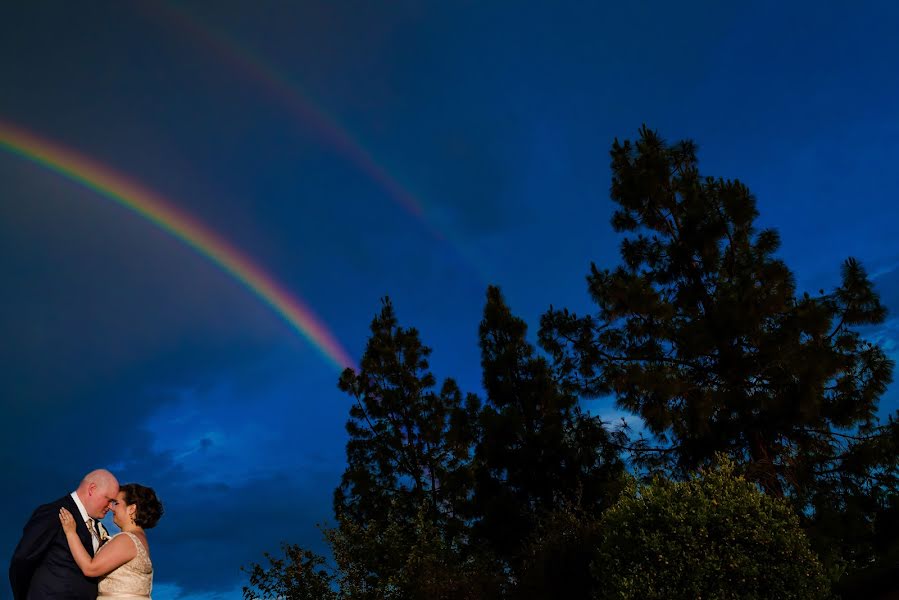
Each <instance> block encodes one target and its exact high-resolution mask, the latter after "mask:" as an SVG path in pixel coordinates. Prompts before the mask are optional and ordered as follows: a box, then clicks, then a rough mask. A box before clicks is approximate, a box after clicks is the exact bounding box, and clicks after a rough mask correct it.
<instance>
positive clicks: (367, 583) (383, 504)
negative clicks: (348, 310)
mask: <svg viewBox="0 0 899 600" xmlns="http://www.w3.org/2000/svg"><path fill="white" fill-rule="evenodd" d="M371 332H372V335H371V337H370V338H369V341H368V344H367V346H366V349H365V353H364V355H363V357H362V361H361V369H360V371H359V373H355V372H353V371H352V370H351V369H347V370H346V371H344V373H343V375H342V376H341V379H340V383H339V386H340V389H341V390H343V391H345V392H346V393H348V394H349V395H351V396H352V397H353V399H354V401H355V404H354V405H353V406H352V408H351V409H350V418H349V420H348V422H347V432H348V434H349V441H348V442H347V450H346V452H347V467H346V471H345V472H344V474H343V478H342V480H341V485H340V487H339V488H338V489H337V490H336V491H335V494H334V511H335V515H336V517H337V522H338V528H337V530H336V531H334V532H331V534H330V540H331V542H332V548H340V550H341V552H336V551H335V555H336V557H337V558H338V562H339V565H338V566H339V568H340V570H341V572H342V574H343V581H342V586H343V587H345V588H347V589H351V590H354V593H353V594H351V597H359V598H361V597H373V598H374V597H384V594H385V593H387V591H385V588H384V587H383V586H384V585H387V584H388V583H389V582H390V581H396V580H405V579H403V577H404V576H403V575H402V573H403V571H404V569H406V568H407V566H408V565H407V563H408V560H409V552H410V551H411V549H414V548H420V547H422V546H423V545H424V546H425V547H434V548H441V549H446V548H450V549H457V548H460V543H461V541H464V538H465V534H466V523H465V522H464V520H463V518H462V517H461V516H460V514H459V512H460V510H459V509H460V506H461V504H462V502H463V501H464V500H465V497H466V494H467V490H468V489H469V487H470V484H469V481H470V476H469V473H468V471H467V468H468V463H469V460H470V453H471V450H470V448H471V445H470V439H466V436H465V434H464V432H462V431H461V430H460V428H459V427H455V426H454V425H453V424H454V423H462V424H464V423H468V422H471V419H470V418H463V415H462V413H465V411H466V410H467V411H469V412H472V411H476V410H477V401H476V398H474V397H469V398H468V399H467V400H466V401H464V402H463V399H462V394H461V392H460V391H459V389H458V386H457V385H456V384H455V383H454V382H453V381H452V380H449V379H447V380H446V381H445V382H444V384H443V385H442V387H441V389H440V390H439V392H438V391H435V389H434V388H435V385H436V380H435V377H434V375H433V374H432V373H431V372H430V371H429V370H428V368H429V367H428V356H429V355H430V352H431V350H430V348H428V347H426V346H424V345H423V344H422V343H421V341H420V339H419V334H418V332H417V331H416V330H415V329H411V328H410V329H406V328H403V327H400V326H399V324H398V322H397V319H396V315H395V314H394V310H393V306H392V304H391V303H390V301H389V299H385V300H384V301H383V306H382V309H381V312H380V314H379V315H378V316H376V317H375V319H374V320H373V321H372V324H371ZM423 520H424V522H427V523H428V527H427V528H425V529H424V531H427V532H433V533H435V535H439V536H440V539H437V540H430V541H427V540H422V539H421V532H422V531H423V529H422V528H421V527H416V526H415V524H416V523H420V522H422V521H423ZM442 551H443V550H442ZM460 556H461V555H460ZM441 560H445V557H442V558H441ZM460 560H462V558H460ZM390 593H393V592H390Z"/></svg>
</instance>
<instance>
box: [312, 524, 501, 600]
mask: <svg viewBox="0 0 899 600" xmlns="http://www.w3.org/2000/svg"><path fill="white" fill-rule="evenodd" d="M429 514H430V511H429V509H428V508H427V507H422V509H421V510H419V512H418V514H417V515H415V516H414V518H413V520H412V521H411V522H409V521H405V520H404V518H405V517H406V515H402V514H396V513H391V514H390V515H388V517H389V518H388V519H387V520H385V521H382V522H371V523H359V522H354V521H345V522H343V523H341V524H340V526H339V527H338V528H336V529H333V530H331V531H329V532H328V539H329V542H330V544H331V548H332V550H333V552H334V557H335V560H336V562H337V565H338V572H339V573H340V575H339V577H338V578H337V583H338V584H339V588H340V590H341V598H346V599H352V600H374V599H387V600H417V599H419V598H420V599H422V600H425V599H427V600H442V599H446V600H451V599H453V600H456V599H458V600H468V599H471V600H479V599H483V598H492V597H498V595H499V592H498V589H499V586H500V585H501V583H502V582H501V581H500V580H499V578H498V577H497V576H496V573H497V572H498V571H497V568H496V565H495V562H494V561H491V560H490V558H489V557H487V556H486V555H477V554H471V553H466V552H463V551H462V550H461V549H460V548H459V547H458V545H455V544H451V543H448V542H447V540H446V536H445V534H444V532H443V531H441V529H440V528H439V527H438V526H437V525H436V524H435V522H434V521H433V520H432V519H431V518H430V517H429ZM365 554H370V555H377V556H385V557H389V559H388V560H387V561H386V562H387V564H389V566H390V568H389V569H388V570H385V571H384V572H383V573H382V574H381V575H380V576H379V577H372V576H371V573H370V571H369V570H368V569H367V568H366V567H367V564H368V563H366V562H365V561H360V559H359V558H360V556H362V555H365Z"/></svg>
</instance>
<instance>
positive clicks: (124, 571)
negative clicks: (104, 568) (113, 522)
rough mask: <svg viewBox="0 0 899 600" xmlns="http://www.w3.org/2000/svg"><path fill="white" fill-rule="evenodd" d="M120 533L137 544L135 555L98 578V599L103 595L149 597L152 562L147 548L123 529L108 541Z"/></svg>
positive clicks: (137, 538) (101, 599)
mask: <svg viewBox="0 0 899 600" xmlns="http://www.w3.org/2000/svg"><path fill="white" fill-rule="evenodd" d="M120 535H127V536H128V537H130V538H131V541H132V542H134V545H135V546H137V556H135V557H134V558H132V559H131V560H129V561H128V562H126V563H125V564H124V565H122V566H121V567H119V568H117V569H115V570H114V571H112V572H111V573H109V574H108V575H106V577H104V578H103V579H101V580H100V585H99V586H98V592H99V594H100V600H103V597H105V596H109V597H111V598H114V597H116V596H118V597H121V598H127V597H129V596H130V597H133V596H144V597H147V598H149V597H150V592H151V591H152V589H153V564H152V563H151V562H150V555H149V554H147V549H146V548H145V547H144V544H143V542H141V541H140V538H139V537H137V536H136V535H134V534H133V533H130V532H127V531H123V532H122V533H117V534H116V535H114V536H113V537H112V538H110V540H109V541H110V542H111V541H112V540H113V539H115V538H117V537H118V536H120ZM108 543H109V542H107V544H108ZM104 546H105V544H104ZM99 551H100V552H102V551H103V548H100V550H99Z"/></svg>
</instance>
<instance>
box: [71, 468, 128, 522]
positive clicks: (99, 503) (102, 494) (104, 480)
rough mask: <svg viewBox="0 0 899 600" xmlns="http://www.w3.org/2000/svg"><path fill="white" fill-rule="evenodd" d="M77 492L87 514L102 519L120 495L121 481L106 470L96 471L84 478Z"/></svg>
mask: <svg viewBox="0 0 899 600" xmlns="http://www.w3.org/2000/svg"><path fill="white" fill-rule="evenodd" d="M75 491H76V492H77V493H78V498H80V499H81V503H82V504H83V505H84V509H85V510H86V511H87V514H88V515H90V516H91V517H93V518H94V519H102V518H103V517H104V516H106V513H107V512H108V511H109V508H110V506H111V503H112V502H113V501H114V500H115V498H116V495H117V494H118V493H119V480H118V479H116V478H115V475H113V474H112V473H110V472H109V471H107V470H106V469H96V470H94V471H91V472H90V473H88V474H87V475H85V476H84V479H82V480H81V483H80V484H79V485H78V489H77V490H75Z"/></svg>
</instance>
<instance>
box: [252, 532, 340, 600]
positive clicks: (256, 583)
mask: <svg viewBox="0 0 899 600" xmlns="http://www.w3.org/2000/svg"><path fill="white" fill-rule="evenodd" d="M281 550H282V551H283V552H284V558H276V557H274V556H272V555H271V554H269V553H268V552H266V553H265V558H266V559H267V560H268V563H269V565H268V567H263V566H262V565H261V564H258V563H253V564H251V565H250V566H249V567H248V568H245V569H242V570H243V571H245V572H246V573H248V574H249V578H250V581H249V585H248V586H244V588H243V598H244V600H281V599H284V598H289V599H290V600H336V599H337V594H336V593H335V592H334V590H333V589H332V583H333V582H334V577H333V575H332V574H331V573H329V572H328V570H327V569H326V568H325V559H324V558H322V557H321V556H318V555H317V554H315V553H313V552H311V551H309V550H304V549H303V548H301V547H299V546H297V545H295V544H283V545H282V546H281Z"/></svg>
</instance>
